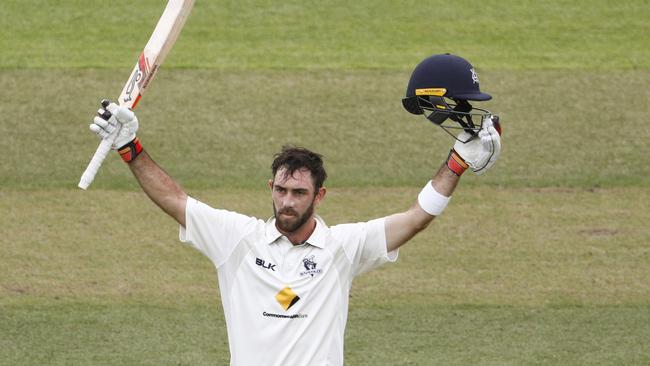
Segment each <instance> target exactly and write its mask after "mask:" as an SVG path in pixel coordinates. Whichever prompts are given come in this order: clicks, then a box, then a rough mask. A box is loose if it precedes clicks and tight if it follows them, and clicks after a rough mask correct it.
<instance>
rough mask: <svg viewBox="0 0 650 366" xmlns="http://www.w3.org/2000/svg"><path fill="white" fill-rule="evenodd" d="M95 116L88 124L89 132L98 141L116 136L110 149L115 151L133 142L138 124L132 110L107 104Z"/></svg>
mask: <svg viewBox="0 0 650 366" xmlns="http://www.w3.org/2000/svg"><path fill="white" fill-rule="evenodd" d="M97 114H98V116H96V117H95V118H94V119H93V123H91V124H90V130H91V131H92V132H94V133H95V134H96V135H97V137H99V138H100V139H106V138H109V137H112V136H114V135H115V134H117V136H116V137H115V141H114V142H113V145H111V149H113V150H117V149H119V148H121V147H122V146H124V145H126V144H128V143H129V142H131V141H133V139H134V138H135V133H136V132H137V131H138V127H139V126H140V124H139V122H138V117H136V116H135V113H133V111H132V110H130V109H128V108H126V107H120V106H118V105H117V104H115V103H109V104H108V106H106V107H105V109H104V108H103V107H102V108H100V109H99V110H98V111H97ZM106 118H108V119H106Z"/></svg>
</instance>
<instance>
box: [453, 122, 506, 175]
mask: <svg viewBox="0 0 650 366" xmlns="http://www.w3.org/2000/svg"><path fill="white" fill-rule="evenodd" d="M470 137H471V136H470V134H469V133H467V132H464V131H463V132H462V133H461V134H460V135H459V136H458V139H459V140H462V141H465V140H467V139H469V138H470ZM500 153H501V126H500V125H499V117H497V116H490V118H488V119H487V120H486V121H485V122H484V123H483V127H482V128H481V130H480V131H479V133H478V135H476V136H474V137H473V138H472V139H471V140H470V141H468V142H466V143H462V142H460V141H456V143H455V144H454V148H453V149H452V150H451V151H450V153H449V158H448V160H447V166H448V167H449V169H451V170H452V171H453V172H454V173H456V175H461V174H463V172H464V171H465V169H467V168H468V167H469V168H471V169H472V171H473V172H474V173H476V175H481V174H483V173H485V172H486V171H488V170H489V169H490V168H491V167H492V166H493V165H494V163H496V161H497V159H499V154H500Z"/></svg>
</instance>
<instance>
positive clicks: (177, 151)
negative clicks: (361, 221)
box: [0, 70, 650, 189]
mask: <svg viewBox="0 0 650 366" xmlns="http://www.w3.org/2000/svg"><path fill="white" fill-rule="evenodd" d="M116 75H118V77H116ZM122 75H123V73H115V72H114V71H107V70H102V71H96V70H65V71H59V70H55V71H53V70H20V71H2V72H0V81H2V84H3V85H6V87H5V88H3V89H0V100H3V101H4V103H3V104H2V105H0V114H1V115H2V116H3V118H4V120H3V121H4V122H3V123H2V124H0V133H2V135H3V136H5V138H4V139H2V140H0V149H2V151H4V152H5V154H7V155H8V156H14V157H20V158H19V159H17V160H15V159H5V160H2V161H0V184H2V185H3V186H5V187H12V188H20V187H42V188H72V187H75V186H76V183H77V181H78V175H79V172H80V171H82V170H83V168H84V167H85V165H86V164H87V162H88V160H89V157H90V155H91V153H92V152H93V151H94V149H95V147H96V145H97V141H96V140H95V139H94V138H93V136H92V134H91V133H90V132H89V131H88V130H87V125H88V124H89V123H90V119H91V116H92V111H94V110H96V108H98V99H100V98H101V97H100V96H114V95H115V93H116V92H115V91H116V90H120V87H121V84H122V82H123V78H122ZM482 77H483V80H484V83H485V85H486V87H485V88H484V89H485V90H489V91H490V92H491V93H493V94H494V95H495V100H494V101H491V102H486V103H482V104H484V105H485V106H486V107H487V108H489V109H491V110H494V111H496V112H498V113H501V116H502V124H503V128H504V144H503V145H504V147H503V156H502V158H501V159H500V161H499V162H498V164H497V166H496V167H495V169H494V171H493V173H491V174H487V175H485V176H484V177H482V178H481V179H480V180H479V179H477V178H475V177H472V176H469V175H468V176H467V177H466V178H464V179H465V181H466V182H468V184H472V185H473V184H476V185H480V186H483V185H486V184H487V185H495V186H496V185H498V186H504V187H526V186H533V187H540V186H542V187H543V186H558V185H559V186H571V187H624V186H648V184H650V179H648V177H649V176H650V159H649V158H648V156H649V155H648V153H647V146H646V145H647V144H646V141H647V140H648V139H650V127H649V126H650V125H649V124H648V123H646V122H645V121H644V120H645V118H646V116H647V115H650V109H649V108H650V104H648V103H647V101H648V100H650V90H649V89H648V88H647V87H646V86H647V85H648V84H649V83H650V72H648V71H626V72H610V73H607V74H601V73H596V72H575V71H574V72H569V71H545V72H539V71H526V72H524V71H517V72H513V71H509V72H505V71H502V72H499V71H493V72H486V73H484V74H483V76H482ZM407 78H408V74H407V73H403V72H392V71H355V72H351V71H341V72H336V73H335V72H331V71H319V72H313V71H310V72H307V71H304V72H299V71H282V72H280V71H259V72H258V71H256V72H246V73H244V72H222V71H210V70H184V71H183V70H164V71H162V72H161V73H160V78H159V80H156V82H157V85H156V86H157V87H156V88H153V89H152V90H151V93H150V94H149V95H147V96H146V99H145V100H143V102H142V104H141V107H139V109H138V111H137V112H138V116H139V118H140V122H141V132H140V135H141V137H142V140H143V142H144V144H145V146H146V147H147V149H148V150H149V151H150V152H151V154H152V156H153V157H154V159H157V160H159V161H160V162H161V163H162V164H163V165H164V166H165V168H166V169H168V170H169V171H170V172H171V173H172V174H173V175H174V176H175V177H176V178H178V179H179V180H180V181H181V182H182V183H183V184H185V185H186V186H188V187H196V188H209V187H232V186H239V187H248V188H252V187H263V186H264V182H265V180H266V179H267V178H268V176H269V164H270V157H271V156H272V155H273V153H275V152H276V151H278V150H279V149H280V146H281V145H282V144H284V143H287V142H291V143H296V144H301V145H305V146H308V147H310V148H312V149H315V150H316V151H319V152H321V153H323V154H324V155H325V156H326V157H327V165H328V168H329V169H330V173H331V174H330V176H331V179H330V181H329V185H331V186H358V187H362V186H367V185H370V186H403V185H408V186H413V185H421V182H422V181H423V179H425V178H427V177H429V176H430V175H431V174H432V171H433V168H434V167H436V166H437V165H438V164H439V163H440V162H441V161H442V159H443V158H444V157H446V152H447V151H448V150H449V148H450V146H451V145H452V142H453V140H451V139H450V138H449V137H448V136H447V135H446V134H444V133H443V132H442V131H441V130H440V129H439V128H437V127H436V126H433V125H432V124H431V123H429V122H427V121H426V120H425V119H424V118H423V117H421V116H414V115H410V114H408V113H407V112H405V111H404V110H403V109H402V107H401V103H400V98H401V96H402V93H403V92H404V88H405V83H406V79H407ZM43 85H47V86H48V87H43ZM77 88H78V89H77ZM368 90H372V91H373V92H372V93H368V92H367V91H368ZM90 91H92V93H91V92H90ZM250 91H254V92H250ZM179 106H182V108H180V107H179ZM52 133H54V135H51V134H52ZM53 136H54V141H53V140H52V139H53ZM17 142H18V143H17ZM190 157H191V158H190ZM118 160H119V159H118V158H117V157H116V156H112V157H111V158H110V159H109V160H108V161H107V163H106V164H105V167H104V168H103V169H102V171H101V172H100V175H99V178H98V180H97V182H96V183H95V185H94V187H102V188H125V187H128V189H135V188H136V186H135V183H133V180H132V179H130V176H129V175H130V172H129V171H128V169H126V168H125V167H124V166H123V165H122V164H120V163H119V161H118Z"/></svg>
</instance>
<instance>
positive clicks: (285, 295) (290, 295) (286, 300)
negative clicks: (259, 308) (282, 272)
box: [275, 286, 300, 311]
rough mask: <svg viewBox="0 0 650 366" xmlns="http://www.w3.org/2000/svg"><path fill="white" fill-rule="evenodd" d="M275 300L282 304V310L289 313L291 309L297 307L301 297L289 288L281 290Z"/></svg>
mask: <svg viewBox="0 0 650 366" xmlns="http://www.w3.org/2000/svg"><path fill="white" fill-rule="evenodd" d="M275 299H276V300H277V301H278V303H280V306H282V308H283V309H284V310H285V311H287V310H289V308H291V307H292V306H293V305H295V304H296V303H297V302H298V300H300V296H298V295H296V293H295V292H293V290H292V289H291V287H289V286H287V287H285V288H283V289H282V290H280V292H278V293H277V295H275Z"/></svg>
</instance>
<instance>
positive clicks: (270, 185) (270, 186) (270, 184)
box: [269, 179, 273, 190]
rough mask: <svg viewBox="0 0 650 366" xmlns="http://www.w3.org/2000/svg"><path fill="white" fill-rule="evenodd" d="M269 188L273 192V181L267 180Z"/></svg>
mask: <svg viewBox="0 0 650 366" xmlns="http://www.w3.org/2000/svg"><path fill="white" fill-rule="evenodd" d="M269 188H271V190H273V179H269Z"/></svg>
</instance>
